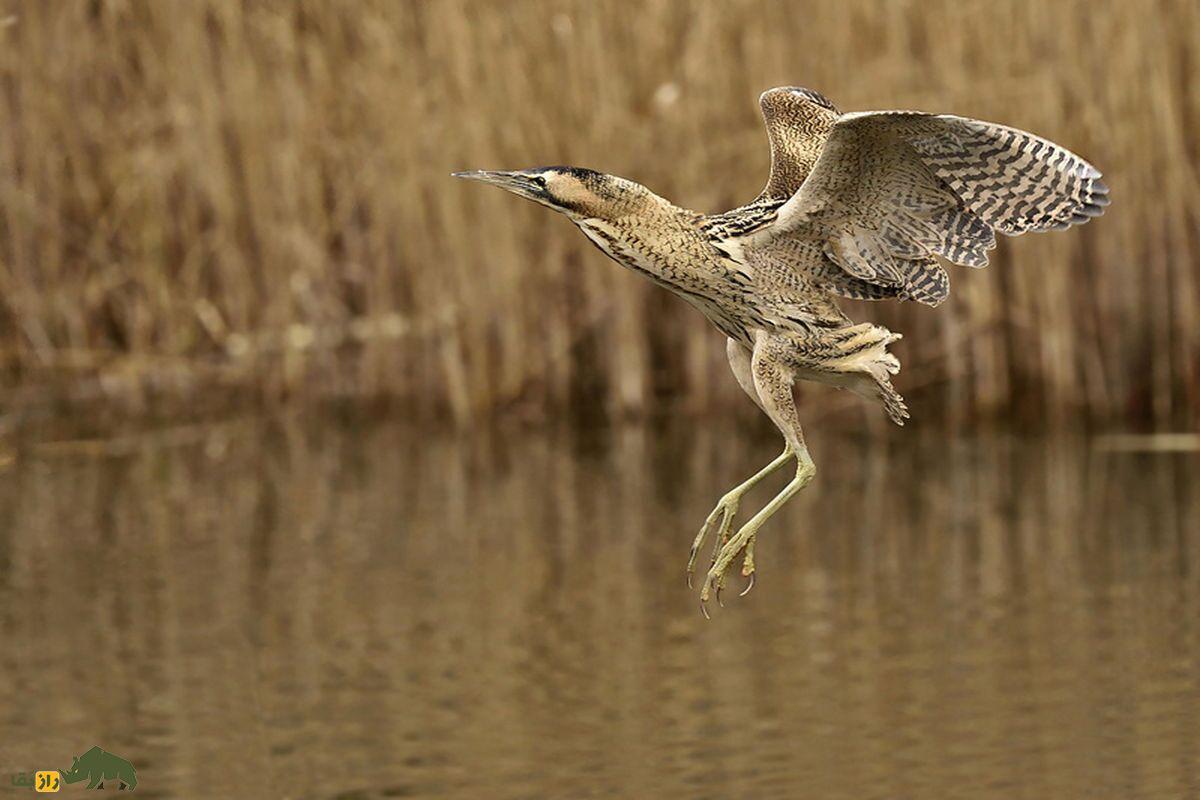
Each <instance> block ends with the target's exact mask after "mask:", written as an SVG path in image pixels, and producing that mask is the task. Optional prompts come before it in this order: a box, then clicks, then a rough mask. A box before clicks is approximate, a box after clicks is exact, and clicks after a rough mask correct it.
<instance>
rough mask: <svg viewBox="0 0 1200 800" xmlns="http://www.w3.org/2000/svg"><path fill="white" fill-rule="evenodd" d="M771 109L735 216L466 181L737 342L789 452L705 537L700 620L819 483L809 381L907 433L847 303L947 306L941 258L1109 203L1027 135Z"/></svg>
mask: <svg viewBox="0 0 1200 800" xmlns="http://www.w3.org/2000/svg"><path fill="white" fill-rule="evenodd" d="M760 105H761V108H762V113H763V118H764V121H765V122H766V126H767V133H768V137H769V140H770V144H771V171H770V176H769V178H768V181H767V184H766V186H765V187H764V189H763V191H762V192H761V193H760V195H759V196H758V197H757V198H755V200H754V201H753V202H751V203H749V204H747V205H745V206H742V207H740V208H736V209H733V210H732V211H728V212H725V213H723V214H716V215H710V216H706V215H701V214H696V213H694V212H689V211H686V210H684V209H681V208H678V207H677V206H674V205H673V204H671V203H669V202H668V201H666V200H663V199H662V198H660V197H658V196H657V195H654V194H653V193H651V192H650V191H649V190H647V189H645V188H644V187H641V186H639V185H637V184H635V183H632V182H630V181H625V180H624V179H620V178H615V177H613V176H606V175H600V174H599V173H592V172H590V171H587V170H579V169H576V168H563V167H555V168H543V169H542V170H531V171H525V172H520V173H469V174H466V177H474V178H478V179H480V180H487V181H488V182H494V183H500V184H501V185H504V186H505V188H508V189H510V190H511V191H515V192H517V193H519V194H522V195H524V196H526V197H529V198H530V199H533V200H535V201H537V202H540V203H542V204H543V205H548V206H551V207H553V208H556V209H557V210H559V211H562V212H564V213H566V214H567V215H568V216H570V217H571V219H572V220H573V221H574V222H575V223H576V224H577V225H579V227H580V228H581V229H582V230H583V231H584V232H585V233H586V234H587V235H588V237H589V238H590V239H591V240H592V241H593V242H594V243H595V244H596V245H597V246H598V247H600V249H601V250H603V251H604V252H605V253H607V254H608V255H609V256H611V257H612V258H613V259H615V260H616V261H618V262H620V263H622V264H624V265H625V266H627V267H630V268H631V269H634V270H635V271H638V272H640V273H642V274H644V275H646V276H647V277H649V278H651V279H652V280H654V281H655V282H656V283H659V284H660V285H663V286H665V287H667V288H668V289H670V290H671V291H673V292H675V293H676V294H679V295H680V296H682V297H683V298H684V299H685V300H687V301H688V302H689V303H691V304H692V305H694V306H695V307H697V308H698V309H699V310H700V311H701V312H702V313H704V315H705V316H706V317H708V319H709V320H710V321H711V322H712V323H713V324H714V325H715V326H716V327H717V328H718V329H719V330H720V331H721V332H722V333H724V334H725V335H726V336H727V338H728V345H727V351H728V356H729V362H730V366H731V368H732V370H733V373H734V376H735V377H736V378H737V381H738V383H739V384H740V385H741V387H742V388H743V390H745V392H746V393H747V395H749V396H750V398H751V399H752V400H754V402H755V403H757V404H758V405H759V407H760V408H761V409H762V410H763V411H764V412H765V413H766V414H767V416H768V417H770V418H771V420H772V422H774V423H775V425H776V426H777V427H778V428H779V430H780V431H781V433H782V434H783V438H784V443H785V447H784V451H783V453H781V454H780V456H779V457H778V458H776V459H775V460H774V461H772V462H771V463H770V464H768V465H767V466H766V467H764V468H763V469H762V470H760V471H759V472H758V473H757V474H755V475H754V476H752V477H751V478H749V479H748V480H747V481H745V482H744V483H742V484H741V485H739V486H738V487H735V488H734V489H732V490H731V491H730V492H728V493H726V495H725V496H724V497H723V498H722V499H721V501H720V502H719V503H718V504H717V506H716V508H714V509H713V512H712V513H711V514H710V515H709V517H708V519H707V520H706V522H705V524H704V526H703V528H702V529H701V531H700V533H699V534H698V535H697V537H696V540H695V542H694V544H693V547H692V553H691V558H690V559H689V563H688V580H689V584H690V582H691V575H692V570H693V566H694V564H695V561H696V557H697V553H698V552H699V549H700V548H701V547H702V545H703V543H704V540H705V538H706V537H707V536H708V535H709V534H710V533H713V532H714V531H715V533H716V536H715V540H716V541H715V545H714V549H713V557H712V562H711V564H710V568H709V570H708V573H707V576H706V578H705V581H704V584H703V587H702V588H701V592H700V597H701V603H702V608H703V607H704V605H703V604H704V603H705V602H707V600H708V599H709V597H710V595H711V594H713V593H715V594H716V595H717V597H718V599H719V598H720V591H721V589H722V588H723V586H724V584H725V580H726V575H727V572H728V570H729V568H730V566H731V564H732V563H733V562H734V561H736V560H738V559H739V558H740V559H741V561H742V574H743V575H744V576H747V577H748V578H750V579H751V584H750V585H752V581H753V577H754V573H755V562H754V546H755V541H756V536H757V532H758V530H759V528H760V527H761V526H762V524H763V523H764V522H765V521H766V519H767V518H769V517H770V516H771V515H772V514H774V513H775V511H777V510H778V509H779V507H780V506H782V505H783V503H785V502H786V501H787V500H788V499H789V498H790V497H791V496H792V495H794V494H795V493H796V492H797V491H799V490H800V489H802V488H803V487H804V486H805V485H806V484H807V483H808V482H809V481H810V480H811V479H812V477H813V475H814V474H815V468H814V465H813V462H812V459H811V458H810V457H809V454H808V451H807V448H806V447H805V444H804V437H803V433H802V431H801V428H800V424H799V419H798V415H797V412H796V406H795V401H794V398H793V393H792V388H793V385H794V383H795V381H797V380H815V381H820V382H824V383H829V384H832V385H835V386H838V387H840V388H847V389H850V390H852V391H854V392H856V393H858V394H860V395H863V396H865V397H868V398H871V399H875V400H878V401H879V402H880V403H881V404H882V406H883V408H884V409H885V410H886V412H887V413H888V415H889V416H890V417H891V419H892V420H893V421H894V422H896V423H897V424H903V420H904V419H905V418H906V417H907V416H908V413H907V410H906V408H905V405H904V402H903V400H902V399H901V397H900V395H899V394H898V393H897V392H896V390H895V389H894V388H893V387H892V383H891V380H890V378H891V376H892V375H894V374H895V373H896V372H897V371H898V370H899V368H900V363H899V361H898V360H897V359H896V357H895V356H894V355H892V354H891V353H889V352H888V350H887V346H888V344H889V343H890V342H892V341H894V340H895V339H898V338H900V337H899V335H898V334H894V333H891V332H890V331H888V330H886V329H884V328H882V327H879V326H876V325H872V324H870V323H859V324H855V323H854V322H852V321H851V320H850V319H849V318H848V317H847V316H846V315H845V314H844V313H842V311H841V310H840V309H839V308H838V306H837V304H836V300H837V298H843V297H844V298H853V299H861V300H885V299H894V300H911V301H916V302H919V303H924V304H927V305H931V306H936V305H938V304H940V303H941V302H942V301H944V300H945V299H946V297H947V296H948V294H949V279H948V277H947V274H946V271H945V269H944V267H943V266H942V261H947V262H950V263H954V264H961V265H964V266H969V267H983V266H986V265H987V260H988V257H987V253H988V251H989V250H990V249H992V248H993V247H995V245H996V237H995V234H996V232H997V231H998V232H1000V233H1003V234H1007V235H1010V236H1015V235H1018V234H1022V233H1026V232H1036V231H1047V230H1060V229H1064V228H1068V227H1070V226H1072V225H1078V224H1082V223H1085V222H1087V221H1088V220H1090V219H1091V218H1093V217H1097V216H1100V214H1102V213H1103V211H1104V207H1105V206H1107V205H1108V202H1109V201H1108V189H1107V187H1106V186H1105V185H1104V184H1103V183H1102V182H1101V180H1100V173H1099V172H1098V171H1097V170H1096V169H1095V168H1094V167H1092V166H1091V165H1090V164H1088V163H1087V162H1086V161H1084V160H1083V159H1081V158H1080V157H1079V156H1076V155H1075V154H1073V153H1071V152H1069V151H1068V150H1066V149H1064V148H1062V147H1060V146H1058V145H1056V144H1054V143H1052V142H1049V141H1047V140H1045V139H1041V138H1039V137H1037V136H1034V135H1033V134H1030V133H1027V132H1025V131H1020V130H1016V129H1014V128H1008V127H1005V126H1003V125H996V124H993V123H989V122H981V121H979V120H973V119H967V118H964V117H956V116H951V115H944V114H925V113H921V112H913V111H876V112H863V113H853V114H840V113H839V112H838V111H837V109H836V108H834V106H833V104H832V103H830V102H829V101H828V100H827V99H825V98H824V97H822V96H821V95H819V94H817V93H816V92H813V91H810V90H807V89H798V88H791V87H785V88H779V89H772V90H770V91H767V92H765V93H763V95H762V97H761V98H760ZM495 176H503V177H501V178H497V177H495ZM513 176H520V180H519V181H517V178H516V177H513ZM513 181H517V183H516V184H513V183H512V182H513ZM521 181H524V183H522V182H521ZM531 182H532V183H533V184H534V185H533V186H532V187H530V186H527V185H526V184H528V183H531ZM793 459H794V460H795V461H796V465H797V467H796V473H795V475H794V477H793V479H792V480H791V481H790V482H789V483H788V484H787V486H785V487H784V489H783V490H782V491H781V492H780V493H779V494H777V495H776V496H775V497H774V498H773V499H772V500H771V501H770V502H768V503H767V505H766V506H764V507H763V508H762V509H761V510H760V511H759V512H758V513H757V514H755V515H754V516H753V517H752V518H751V519H750V520H749V521H747V522H746V523H745V524H744V525H742V527H741V528H740V529H738V530H737V532H736V533H735V532H733V527H732V523H733V519H734V517H735V516H736V514H737V512H738V510H739V506H740V502H741V498H742V497H743V496H744V494H745V493H746V492H747V491H749V489H750V488H752V487H753V486H755V485H756V484H757V483H758V482H760V481H761V480H762V479H763V478H765V477H766V476H767V475H769V474H771V473H772V472H774V471H775V470H777V469H779V468H781V467H783V466H784V465H786V464H788V463H790V462H791V461H792V460H793ZM748 588H749V586H748V587H747V589H748ZM705 614H706V615H707V611H705Z"/></svg>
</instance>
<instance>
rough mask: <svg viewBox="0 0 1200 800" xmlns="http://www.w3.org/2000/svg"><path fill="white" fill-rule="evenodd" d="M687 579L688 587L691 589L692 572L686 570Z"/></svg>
mask: <svg viewBox="0 0 1200 800" xmlns="http://www.w3.org/2000/svg"><path fill="white" fill-rule="evenodd" d="M687 579H688V588H689V589H691V588H692V573H691V572H688V574H687Z"/></svg>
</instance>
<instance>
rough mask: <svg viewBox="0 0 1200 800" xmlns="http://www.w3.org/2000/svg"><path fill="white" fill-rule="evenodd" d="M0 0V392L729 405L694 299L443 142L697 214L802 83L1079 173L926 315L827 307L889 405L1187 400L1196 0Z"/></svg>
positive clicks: (1092, 412)
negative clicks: (558, 166)
mask: <svg viewBox="0 0 1200 800" xmlns="http://www.w3.org/2000/svg"><path fill="white" fill-rule="evenodd" d="M3 8H4V11H3V13H2V14H0V18H2V21H0V26H2V27H0V115H2V118H3V120H4V123H3V125H0V357H2V361H0V392H2V395H0V400H2V402H3V403H4V406H5V407H6V408H8V409H30V408H38V407H47V406H48V405H52V404H56V403H59V402H61V401H64V400H67V401H71V402H72V403H78V402H84V403H88V404H99V405H100V406H102V407H104V408H112V409H116V410H118V411H122V412H125V411H131V412H134V413H137V412H140V411H143V410H148V409H154V408H156V407H158V406H162V407H165V408H186V409H188V410H191V411H194V410H196V409H198V408H200V409H202V408H204V407H206V404H214V405H215V404H216V403H217V402H218V399H220V402H238V403H244V402H252V403H260V402H269V403H276V402H283V401H297V400H301V401H302V400H304V399H306V398H307V399H312V398H330V397H338V398H342V397H348V398H352V399H355V400H358V399H366V400H373V401H378V400H383V401H386V402H388V403H390V404H393V405H396V406H399V407H400V408H402V409H405V410H406V411H407V412H409V413H411V414H414V415H418V416H421V417H452V418H457V419H459V420H476V419H481V418H486V417H490V416H492V415H494V414H496V413H515V412H519V413H523V414H532V415H541V414H543V413H558V412H561V411H563V410H564V409H567V410H572V411H576V412H580V413H592V412H596V413H606V414H608V415H610V416H618V415H624V414H629V413H635V414H640V413H645V412H654V411H658V410H661V409H664V408H670V409H672V410H683V411H687V412H689V413H701V414H702V413H717V412H723V411H725V410H726V409H730V408H736V409H739V411H738V413H753V409H752V407H751V406H750V405H749V404H748V403H745V402H744V400H743V398H742V397H741V396H740V392H739V390H738V389H737V387H736V385H735V384H734V382H733V381H732V380H731V379H730V377H729V376H728V374H727V371H726V367H725V365H724V357H723V347H722V346H721V341H720V338H719V335H718V334H716V333H715V332H714V331H711V330H710V329H708V328H707V327H706V325H705V323H704V322H703V320H702V319H701V318H700V317H699V316H698V315H697V314H695V313H694V312H693V311H692V310H691V309H689V308H686V307H685V306H684V305H683V304H682V303H679V302H677V301H675V300H674V298H671V297H670V296H669V295H667V294H666V293H665V292H663V291H661V290H658V289H656V288H654V287H652V286H650V285H648V284H647V283H645V282H644V281H642V280H640V279H639V278H638V277H637V276H634V275H632V274H628V273H625V272H623V271H622V270H620V269H619V268H618V267H616V266H615V265H613V264H611V263H608V262H606V261H605V260H604V259H603V258H602V256H600V255H599V254H598V253H596V252H595V251H594V250H593V249H592V248H591V247H590V245H588V244H587V243H586V241H585V240H584V239H583V237H581V236H580V235H579V234H578V233H577V232H576V231H574V230H573V229H572V228H571V226H570V225H569V223H567V222H566V221H564V220H562V219H556V218H554V217H552V216H551V215H550V214H549V213H548V212H545V211H544V210H542V209H537V208H535V207H533V206H531V205H529V204H526V203H522V202H519V201H517V200H516V199H514V198H512V197H508V196H504V195H503V194H502V193H500V192H498V191H495V190H488V189H485V188H483V187H479V186H475V185H467V184H461V183H458V182H455V181H452V180H451V179H450V178H449V177H448V173H449V172H450V171H452V170H454V169H464V168H477V167H485V168H486V167H522V166H533V165H538V164H554V163H573V164H579V165H584V166H590V167H593V168H596V169H601V170H606V171H610V172H614V173H618V174H621V175H624V176H627V177H632V178H635V179H637V180H640V181H642V182H643V183H645V184H647V185H648V186H650V187H651V188H652V189H654V190H655V191H657V192H659V193H660V194H663V195H665V196H667V197H669V198H671V199H673V200H675V201H676V202H678V203H680V204H683V205H686V206H690V207H694V208H697V209H700V210H719V209H724V208H726V207H730V206H733V205H736V204H738V203H740V202H743V201H745V200H747V199H748V198H750V197H752V196H753V195H754V194H755V193H756V192H757V190H758V188H759V187H760V185H761V183H762V181H763V179H764V177H765V173H766V166H767V152H766V146H765V137H764V134H763V133H762V131H761V129H760V122H759V120H758V116H757V107H756V103H755V100H756V98H757V96H758V93H759V92H761V91H762V90H763V89H765V88H768V87H770V86H775V85H780V84H798V85H805V86H809V87H813V88H816V89H818V90H820V91H822V92H824V93H825V94H827V95H828V96H829V97H830V98H832V99H833V100H834V101H835V102H836V103H838V104H839V106H840V107H841V108H843V109H846V110H850V109H865V108H888V107H911V108H919V109H925V110H936V111H952V112H955V113H960V114H965V115H970V116H977V117H981V118H984V119H991V120H996V121H1002V122H1005V123H1008V124H1012V125H1015V126H1019V127H1022V128H1027V129H1030V130H1032V131H1035V132H1037V133H1039V134H1042V135H1044V136H1047V137H1049V138H1052V139H1054V140H1055V141H1058V142H1060V143H1062V144H1064V145H1066V146H1067V147H1069V148H1071V149H1073V150H1075V151H1076V152H1078V153H1080V154H1081V155H1083V156H1085V157H1086V158H1088V159H1090V160H1092V161H1093V162H1094V163H1096V164H1097V165H1098V166H1099V167H1100V169H1101V170H1102V171H1103V172H1104V173H1105V179H1106V181H1107V182H1108V183H1109V185H1110V186H1111V187H1112V195H1113V198H1114V203H1113V206H1112V207H1111V208H1110V210H1109V213H1108V215H1107V216H1105V217H1104V218H1103V219H1101V220H1100V221H1099V222H1097V223H1094V224H1091V225H1088V226H1087V227H1085V228H1083V229H1078V230H1073V231H1071V232H1069V233H1068V234H1059V235H1045V236H1040V237H1026V238H1024V239H1020V240H1005V241H1002V242H1001V245H1000V248H999V250H998V251H996V252H995V253H994V256H993V259H992V266H991V267H990V268H989V269H987V270H986V271H983V272H972V271H970V270H966V269H962V268H956V269H955V270H954V271H953V274H952V275H951V280H952V282H953V286H954V291H953V294H952V297H951V300H950V301H949V302H947V303H946V304H945V305H944V306H942V307H941V308H939V309H937V310H936V311H932V310H928V309H925V308H919V307H896V306H889V305H872V306H857V307H854V308H852V309H850V313H851V314H852V315H853V316H856V317H858V318H869V319H873V320H877V321H880V322H882V323H884V324H886V325H888V326H890V327H892V328H894V329H897V330H901V331H903V332H904V333H905V335H906V338H905V340H904V341H903V342H902V343H900V346H899V347H898V353H899V354H900V356H901V357H902V359H903V360H904V363H905V371H904V372H903V373H901V375H900V376H899V379H898V386H899V388H900V390H901V391H902V392H903V393H904V394H906V395H907V396H908V397H909V399H910V401H913V404H914V409H915V411H916V414H917V415H918V417H919V416H921V415H922V414H924V415H927V416H929V415H938V414H944V415H946V416H948V417H949V418H951V419H960V420H961V419H972V418H977V417H981V416H998V417H1009V416H1011V417H1013V418H1015V419H1018V420H1025V421H1040V422H1042V423H1045V422H1047V421H1048V422H1049V423H1051V424H1055V423H1057V422H1059V421H1063V420H1075V419H1080V418H1089V419H1095V420H1099V421H1101V422H1105V423H1109V424H1126V423H1127V421H1139V422H1145V421H1150V422H1157V423H1158V424H1159V425H1160V426H1167V425H1176V426H1178V425H1180V424H1183V425H1187V424H1189V423H1191V422H1193V421H1194V420H1195V418H1196V414H1197V413H1198V412H1200V272H1198V267H1197V247H1198V246H1200V241H1198V238H1200V237H1198V235H1197V233H1198V228H1197V212H1196V208H1197V201H1198V200H1200V174H1198V172H1197V162H1198V159H1197V150H1198V148H1200V138H1198V137H1197V136H1196V133H1195V131H1196V130H1197V129H1198V125H1197V123H1198V122H1200V88H1197V83H1196V81H1195V80H1194V77H1195V75H1196V74H1197V70H1198V68H1200V66H1198V60H1197V52H1196V44H1197V42H1200V6H1197V5H1196V4H1195V3H1194V2H1190V1H1188V0H1178V1H1174V2H1172V1H1166V0H1164V1H1163V2H1120V3H1118V2H1055V3H1035V2H1027V3H1026V2H1021V3H1016V2H1013V3H1007V2H991V3H973V2H961V1H960V0H949V1H947V2H886V3H884V2H881V3H868V2H830V3H799V2H789V3H750V2H707V3H684V2H648V3H630V2H624V0H608V1H607V2H604V1H602V2H587V3H582V2H581V3H566V2H525V3H484V2H456V1H452V0H446V1H445V2H429V3H406V2H352V3H351V2H345V3H319V2H310V3H299V4H293V3H282V2H280V3H259V2H250V3H231V2H223V1H221V2H218V1H217V0H212V1H211V2H205V1H204V0H195V1H194V2H160V3H149V2H141V3H135V2H94V3H83V2H54V3H43V2H36V1H32V0H31V2H24V3H5V4H3ZM848 305H849V304H848ZM808 394H809V395H813V396H812V397H807V396H806V402H811V403H812V404H813V405H814V406H815V405H816V404H824V403H827V402H829V401H830V396H829V395H828V394H827V393H823V392H817V393H815V394H813V393H808ZM850 419H857V418H856V417H850Z"/></svg>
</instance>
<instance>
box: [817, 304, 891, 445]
mask: <svg viewBox="0 0 1200 800" xmlns="http://www.w3.org/2000/svg"><path fill="white" fill-rule="evenodd" d="M900 338H902V336H901V335H900V334H899V333H892V332H891V331H889V330H888V329H887V328H884V327H881V326H879V325H872V324H870V323H866V322H864V323H862V324H860V325H854V326H852V327H848V328H843V329H842V330H840V331H838V332H837V335H836V337H834V339H833V341H832V342H830V344H832V346H833V347H834V349H835V350H836V351H838V352H837V353H836V354H835V355H834V356H833V357H832V358H829V359H823V362H824V363H823V365H822V366H824V367H825V368H826V369H831V370H833V371H836V372H840V373H844V374H848V375H854V376H856V377H857V379H855V380H851V381H848V382H846V383H845V384H844V385H845V386H846V387H847V388H849V389H850V390H851V391H853V392H855V393H856V394H859V395H861V396H863V397H866V398H867V399H871V400H879V401H880V402H881V403H883V407H884V410H886V411H887V415H888V416H889V417H890V418H891V420H892V422H894V423H896V424H897V425H903V424H904V420H906V419H908V406H907V405H905V403H904V398H903V397H901V396H900V393H899V392H897V391H896V389H895V388H894V387H893V386H892V380H891V376H892V375H895V374H896V373H898V372H899V371H900V359H898V358H896V356H894V355H893V354H891V353H889V352H888V350H887V346H888V345H889V344H891V343H892V342H894V341H896V340H898V339H900Z"/></svg>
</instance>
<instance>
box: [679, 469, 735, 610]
mask: <svg viewBox="0 0 1200 800" xmlns="http://www.w3.org/2000/svg"><path fill="white" fill-rule="evenodd" d="M741 501H742V494H741V493H740V492H729V493H728V494H726V495H725V496H724V497H722V498H721V500H720V502H718V503H717V506H716V508H714V509H713V510H712V513H711V514H709V515H708V519H706V520H704V525H703V526H702V527H701V528H700V532H699V533H698V534H696V539H695V541H693V542H692V550H691V553H689V554H688V564H687V584H688V588H689V589H691V588H692V574H693V573H694V572H695V571H696V556H697V555H699V553H700V548H701V547H703V546H704V540H705V539H707V538H708V532H709V531H710V530H712V529H713V527H714V526H716V525H717V523H718V521H719V522H720V527H719V528H717V538H716V540H715V542H714V545H713V561H714V562H715V561H716V558H717V554H718V553H719V552H720V548H722V547H724V546H725V543H726V542H728V541H729V533H730V530H731V529H732V528H733V518H734V517H736V516H737V513H738V507H739V506H740V505H741Z"/></svg>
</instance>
